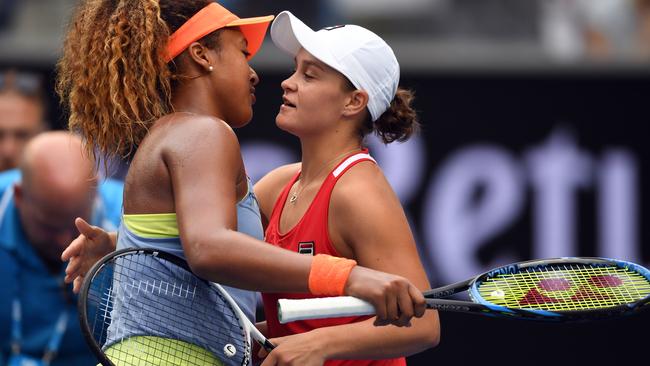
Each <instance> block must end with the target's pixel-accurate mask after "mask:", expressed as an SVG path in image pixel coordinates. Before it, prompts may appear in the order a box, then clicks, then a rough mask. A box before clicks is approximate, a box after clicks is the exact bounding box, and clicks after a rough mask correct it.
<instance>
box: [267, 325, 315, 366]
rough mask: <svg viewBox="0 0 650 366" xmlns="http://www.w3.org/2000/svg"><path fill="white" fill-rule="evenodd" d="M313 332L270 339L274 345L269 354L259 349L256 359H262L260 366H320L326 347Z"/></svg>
mask: <svg viewBox="0 0 650 366" xmlns="http://www.w3.org/2000/svg"><path fill="white" fill-rule="evenodd" d="M321 340H322V339H319V337H317V336H316V333H315V332H313V331H312V332H307V333H301V334H295V335H290V336H286V337H278V338H271V339H269V341H270V342H271V343H273V344H274V345H275V348H274V349H273V351H271V353H269V352H268V351H266V350H265V349H264V348H261V349H260V351H259V352H258V354H257V355H258V357H259V358H261V359H264V361H263V362H262V364H261V366H322V365H323V363H324V362H325V361H326V359H327V355H326V354H325V352H326V351H327V349H326V347H324V346H321V343H322V342H321Z"/></svg>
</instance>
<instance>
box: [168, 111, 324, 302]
mask: <svg viewBox="0 0 650 366" xmlns="http://www.w3.org/2000/svg"><path fill="white" fill-rule="evenodd" d="M185 127H188V128H180V129H177V130H178V131H174V132H175V136H174V140H175V141H187V142H188V143H182V144H175V145H173V148H170V149H166V150H164V151H163V160H164V162H165V165H166V166H167V169H168V172H169V176H170V178H171V182H172V187H173V190H174V206H175V212H176V215H177V220H178V228H179V232H180V237H181V242H182V245H183V250H184V252H185V256H186V258H187V262H188V264H189V265H190V268H191V269H192V271H194V273H196V274H197V275H198V276H199V277H202V278H205V279H208V280H211V281H214V282H219V283H224V284H228V285H230V286H234V287H239V288H244V289H256V290H261V291H285V290H288V289H290V288H292V289H294V290H298V291H302V292H307V291H308V284H307V277H308V273H309V270H310V266H311V258H299V257H300V256H299V255H297V254H296V255H295V256H294V255H287V254H293V253H284V251H282V250H281V249H279V248H275V247H273V246H271V245H260V244H261V243H262V242H261V241H259V240H256V239H254V238H252V237H250V236H248V235H245V234H242V233H239V232H237V215H236V210H235V209H234V207H235V206H236V203H237V192H236V188H235V187H236V185H237V182H238V180H239V179H241V178H242V176H241V174H242V171H243V170H242V167H243V162H242V160H241V153H240V150H239V142H238V141H237V137H236V136H235V134H234V132H233V131H232V129H231V128H230V127H229V126H228V125H226V124H225V123H224V122H222V121H220V120H217V119H213V118H209V117H205V118H195V119H193V120H192V122H191V125H190V126H185ZM189 127H191V128H189ZM177 132H178V133H177ZM190 142H191V143H190ZM268 258H273V260H272V261H270V260H268ZM287 278H293V279H294V280H293V281H287Z"/></svg>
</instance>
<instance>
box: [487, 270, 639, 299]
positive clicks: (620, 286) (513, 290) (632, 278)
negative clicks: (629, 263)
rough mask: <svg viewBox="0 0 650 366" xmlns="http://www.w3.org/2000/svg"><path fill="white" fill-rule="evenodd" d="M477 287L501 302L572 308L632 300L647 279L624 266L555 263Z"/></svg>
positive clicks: (505, 275)
mask: <svg viewBox="0 0 650 366" xmlns="http://www.w3.org/2000/svg"><path fill="white" fill-rule="evenodd" d="M478 290H479V294H480V295H481V296H482V297H483V299H484V300H486V301H487V302H490V303H493V304H496V305H500V306H505V307H509V308H521V309H535V310H550V311H571V310H591V309H599V308H607V307H614V306H619V305H623V304H628V303H633V302H635V301H638V300H640V299H643V298H645V297H646V296H648V295H649V294H650V282H649V281H648V279H646V278H645V277H644V276H642V275H640V274H638V273H637V272H634V271H631V270H629V269H626V268H620V267H615V266H592V265H588V264H555V265H550V266H545V267H535V268H529V269H524V270H522V271H521V272H518V273H514V274H501V275H498V276H496V277H492V278H489V279H487V280H485V281H484V282H483V283H481V284H480V286H479V288H478Z"/></svg>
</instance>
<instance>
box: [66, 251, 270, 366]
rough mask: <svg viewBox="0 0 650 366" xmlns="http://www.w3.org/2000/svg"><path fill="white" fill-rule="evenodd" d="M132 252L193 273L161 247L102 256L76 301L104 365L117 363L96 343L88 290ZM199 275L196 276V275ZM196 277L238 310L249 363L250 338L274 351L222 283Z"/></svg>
mask: <svg viewBox="0 0 650 366" xmlns="http://www.w3.org/2000/svg"><path fill="white" fill-rule="evenodd" d="M132 254H138V255H142V254H146V255H151V256H153V257H156V258H160V259H163V260H165V261H168V262H170V263H172V264H174V265H176V266H178V267H180V268H183V269H184V270H186V271H188V272H189V273H192V274H193V272H192V270H191V269H190V267H189V265H188V264H187V262H186V261H184V260H183V259H181V258H179V257H177V256H175V255H173V254H170V253H167V252H165V251H162V250H157V249H150V248H126V249H120V250H116V251H114V252H111V253H109V254H107V255H105V256H104V257H103V258H102V259H100V260H99V261H98V262H97V263H95V264H94V265H93V266H92V267H91V268H90V270H89V271H88V273H87V274H86V278H84V281H83V283H82V285H81V290H80V291H79V300H78V302H77V309H78V313H79V324H80V325H81V332H82V334H83V336H84V338H85V339H86V343H88V344H89V345H90V349H91V351H92V352H93V353H94V354H95V356H96V357H97V359H98V360H99V362H100V363H101V364H102V365H103V366H115V364H114V363H113V362H112V361H111V360H110V359H109V358H108V357H107V356H106V354H105V353H104V351H103V350H102V348H101V347H100V345H99V344H97V340H96V339H95V337H94V336H93V332H92V331H91V327H90V324H89V321H88V314H87V313H86V309H87V306H88V291H89V290H90V286H91V284H92V281H93V279H94V277H95V276H96V275H97V274H98V273H99V272H100V270H101V269H102V268H103V267H104V266H105V265H106V263H108V262H110V261H113V260H114V259H115V258H118V257H120V256H127V255H132ZM195 276H196V275H195ZM197 278H198V279H199V280H201V281H203V282H205V283H208V284H209V285H210V286H212V287H213V288H215V289H216V290H217V291H218V292H219V293H220V294H221V295H222V296H223V297H224V298H225V299H226V301H227V302H228V303H229V304H230V306H231V307H232V309H233V310H234V311H235V313H236V314H237V317H238V321H239V325H240V326H241V327H242V329H243V330H244V334H245V336H246V343H247V350H246V351H247V356H246V357H247V359H248V363H246V364H252V356H253V355H252V350H253V348H252V344H251V339H253V340H255V341H256V342H257V343H259V344H260V346H262V347H263V348H264V349H266V350H267V351H269V352H270V351H271V350H273V348H275V345H273V344H272V343H271V342H270V341H269V340H268V339H267V338H266V337H265V336H264V335H263V334H262V333H261V332H260V331H259V330H258V329H257V328H256V327H255V324H253V323H252V322H251V321H250V320H249V319H248V317H246V315H244V313H243V311H242V310H241V308H240V307H239V305H237V303H236V302H235V300H234V299H233V298H232V296H230V294H229V293H228V292H227V291H226V290H225V289H224V288H223V287H221V285H219V284H217V283H214V282H210V281H207V280H204V279H201V278H200V277H198V276H197Z"/></svg>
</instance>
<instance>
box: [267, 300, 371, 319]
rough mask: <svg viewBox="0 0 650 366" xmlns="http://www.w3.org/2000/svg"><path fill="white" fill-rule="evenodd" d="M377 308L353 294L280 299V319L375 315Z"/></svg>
mask: <svg viewBox="0 0 650 366" xmlns="http://www.w3.org/2000/svg"><path fill="white" fill-rule="evenodd" d="M373 314H375V308H374V307H373V306H372V305H371V304H370V303H369V302H366V301H363V300H361V299H358V298H356V297H352V296H338V297H323V298H313V299H300V300H291V299H280V300H278V320H279V321H280V323H282V324H285V323H289V322H293V321H297V320H307V319H323V318H340V317H345V316H360V315H373Z"/></svg>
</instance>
